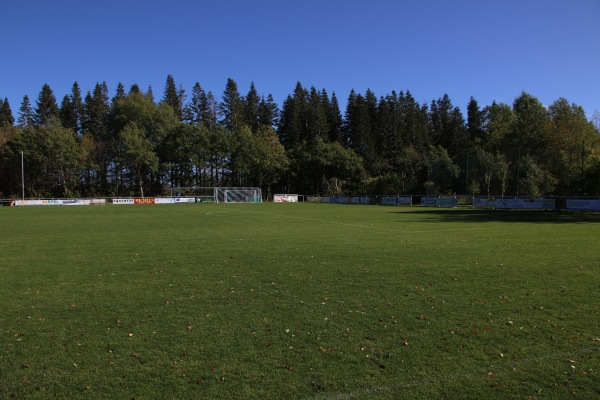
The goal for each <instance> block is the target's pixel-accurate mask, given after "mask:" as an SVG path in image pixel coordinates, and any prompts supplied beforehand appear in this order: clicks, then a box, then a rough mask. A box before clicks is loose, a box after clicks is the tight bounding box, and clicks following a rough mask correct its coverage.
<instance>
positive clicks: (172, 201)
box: [136, 197, 175, 204]
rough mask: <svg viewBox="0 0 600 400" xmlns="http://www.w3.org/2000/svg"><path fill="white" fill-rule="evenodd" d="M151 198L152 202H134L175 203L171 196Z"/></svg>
mask: <svg viewBox="0 0 600 400" xmlns="http://www.w3.org/2000/svg"><path fill="white" fill-rule="evenodd" d="M146 200H147V199H146ZM152 200H154V201H153V202H152V203H136V204H174V203H175V199H172V198H162V197H157V198H155V199H152Z"/></svg>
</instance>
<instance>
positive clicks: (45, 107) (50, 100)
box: [34, 83, 58, 126]
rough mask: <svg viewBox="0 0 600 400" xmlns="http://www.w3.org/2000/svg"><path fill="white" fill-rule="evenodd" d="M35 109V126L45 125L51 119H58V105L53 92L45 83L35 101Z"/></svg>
mask: <svg viewBox="0 0 600 400" xmlns="http://www.w3.org/2000/svg"><path fill="white" fill-rule="evenodd" d="M36 104H37V108H36V109H35V116H34V119H35V124H36V125H42V126H44V125H46V123H48V122H49V121H50V120H51V119H53V118H58V104H57V103H56V97H54V92H53V91H52V89H51V88H50V85H48V84H47V83H45V84H44V85H43V86H42V90H41V91H40V94H39V95H38V99H37V100H36Z"/></svg>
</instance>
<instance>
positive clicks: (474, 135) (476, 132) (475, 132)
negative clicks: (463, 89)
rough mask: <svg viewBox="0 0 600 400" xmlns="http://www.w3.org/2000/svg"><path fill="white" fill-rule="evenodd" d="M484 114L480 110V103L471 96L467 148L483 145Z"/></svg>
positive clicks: (468, 112)
mask: <svg viewBox="0 0 600 400" xmlns="http://www.w3.org/2000/svg"><path fill="white" fill-rule="evenodd" d="M483 117H484V112H483V111H482V110H480V108H479V103H477V100H475V99H474V98H473V96H471V98H470V100H469V104H468V105H467V136H468V142H467V148H468V149H473V148H477V147H479V146H480V145H481V142H482V141H483V137H484V130H483V125H484V120H483Z"/></svg>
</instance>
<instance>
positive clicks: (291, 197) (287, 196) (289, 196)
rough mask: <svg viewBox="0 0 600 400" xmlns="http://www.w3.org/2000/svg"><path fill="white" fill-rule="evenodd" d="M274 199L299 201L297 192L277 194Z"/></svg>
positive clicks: (276, 201)
mask: <svg viewBox="0 0 600 400" xmlns="http://www.w3.org/2000/svg"><path fill="white" fill-rule="evenodd" d="M273 201H274V202H275V203H297V202H298V195H297V194H276V195H274V196H273Z"/></svg>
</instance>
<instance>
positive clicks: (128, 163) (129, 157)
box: [119, 123, 159, 197]
mask: <svg viewBox="0 0 600 400" xmlns="http://www.w3.org/2000/svg"><path fill="white" fill-rule="evenodd" d="M119 143H120V145H121V150H122V151H121V156H122V161H123V163H124V166H125V168H126V170H127V171H129V172H130V174H131V175H132V176H133V178H134V181H135V183H136V185H137V188H138V189H139V193H140V195H141V196H142V197H144V183H145V181H146V179H147V177H148V174H149V173H153V172H156V171H157V170H158V165H159V160H158V156H157V155H156V153H155V152H154V149H153V146H152V142H151V141H150V140H149V139H148V137H147V135H146V132H144V130H143V129H142V128H140V127H138V126H137V124H136V123H131V124H127V125H126V126H125V127H124V128H123V130H122V131H121V132H120V133H119Z"/></svg>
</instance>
